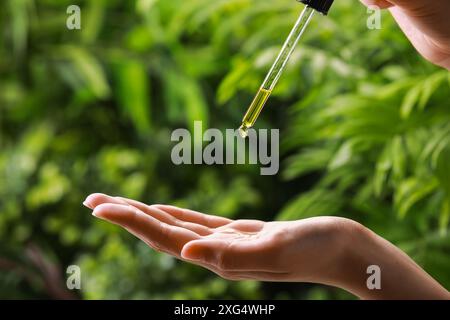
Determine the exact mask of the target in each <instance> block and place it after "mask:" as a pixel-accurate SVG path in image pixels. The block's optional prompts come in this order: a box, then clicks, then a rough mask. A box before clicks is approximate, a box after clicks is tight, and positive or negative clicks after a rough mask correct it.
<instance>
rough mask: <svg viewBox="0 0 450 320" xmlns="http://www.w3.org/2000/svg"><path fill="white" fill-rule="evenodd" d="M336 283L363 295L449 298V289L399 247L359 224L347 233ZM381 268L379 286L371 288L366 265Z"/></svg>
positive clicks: (389, 297)
mask: <svg viewBox="0 0 450 320" xmlns="http://www.w3.org/2000/svg"><path fill="white" fill-rule="evenodd" d="M348 236H349V239H348V241H349V242H348V243H349V245H348V249H347V250H345V251H344V253H343V254H342V256H341V258H340V262H339V266H340V267H339V268H340V270H341V273H340V277H339V279H338V280H337V285H338V286H339V287H342V288H343V289H345V290H347V291H349V292H352V293H353V294H355V295H357V296H358V297H360V298H362V299H450V293H449V292H448V291H447V290H446V289H445V288H443V287H442V286H441V285H440V284H439V283H438V282H437V281H435V280H434V279H433V278H432V277H431V276H430V275H428V274H427V273H426V272H425V271H424V270H423V269H422V268H420V267H419V266H418V265H417V264H416V263H415V262H414V261H413V260H412V259H411V258H409V257H408V256H407V255H406V254H405V253H404V252H402V251H401V250H400V249H398V248H397V247H395V246H394V245H392V244H391V243H389V242H388V241H386V240H384V239H383V238H381V237H379V236H377V235H376V234H374V233H373V232H371V231H370V230H368V229H366V228H364V227H362V226H360V227H355V228H353V231H352V232H351V233H350V234H349V235H348ZM371 265H375V266H378V267H379V268H380V276H381V288H380V289H372V290H370V289H369V288H368V286H367V279H368V278H369V276H370V274H368V273H367V268H368V267H369V266H371Z"/></svg>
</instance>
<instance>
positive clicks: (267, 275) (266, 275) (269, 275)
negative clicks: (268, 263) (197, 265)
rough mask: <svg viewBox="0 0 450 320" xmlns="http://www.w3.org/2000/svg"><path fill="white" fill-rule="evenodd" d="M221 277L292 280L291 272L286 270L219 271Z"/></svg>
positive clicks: (271, 280)
mask: <svg viewBox="0 0 450 320" xmlns="http://www.w3.org/2000/svg"><path fill="white" fill-rule="evenodd" d="M218 274H219V275H220V276H221V277H223V278H225V279H227V280H233V281H241V280H256V281H267V282H282V281H292V279H291V278H290V274H289V273H286V272H280V273H278V272H262V271H252V272H235V271H231V272H224V273H222V274H220V273H218Z"/></svg>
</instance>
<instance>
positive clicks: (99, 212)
mask: <svg viewBox="0 0 450 320" xmlns="http://www.w3.org/2000/svg"><path fill="white" fill-rule="evenodd" d="M92 214H93V215H94V216H95V217H97V218H100V219H104V220H107V221H109V222H112V223H114V224H117V225H120V226H122V227H124V228H125V229H127V230H128V231H130V232H131V233H133V234H134V235H136V236H137V237H139V238H140V239H141V240H143V241H144V242H146V243H151V244H153V245H154V246H156V248H157V249H160V250H162V251H165V252H168V253H170V254H173V255H176V256H180V254H181V249H182V248H183V246H184V245H185V244H186V243H188V242H189V241H192V240H196V239H199V238H200V237H199V235H198V234H196V233H195V232H192V231H191V230H187V229H184V228H180V227H177V226H171V225H168V224H166V223H163V222H161V221H158V220H157V219H155V218H153V217H152V216H149V215H147V214H145V213H144V212H142V211H140V210H139V209H137V208H135V207H132V206H129V205H122V204H112V203H104V204H100V205H98V206H97V207H95V209H94V211H93V213H92Z"/></svg>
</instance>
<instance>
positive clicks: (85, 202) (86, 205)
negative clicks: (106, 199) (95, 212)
mask: <svg viewBox="0 0 450 320" xmlns="http://www.w3.org/2000/svg"><path fill="white" fill-rule="evenodd" d="M83 206H85V207H87V208H89V209H92V208H91V204H90V203H89V202H88V201H87V200H84V201H83Z"/></svg>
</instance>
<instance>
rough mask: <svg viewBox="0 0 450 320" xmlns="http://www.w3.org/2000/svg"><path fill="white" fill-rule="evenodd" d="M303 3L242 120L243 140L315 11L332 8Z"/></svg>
mask: <svg viewBox="0 0 450 320" xmlns="http://www.w3.org/2000/svg"><path fill="white" fill-rule="evenodd" d="M301 2H304V3H306V4H307V5H306V7H305V8H304V9H303V11H302V13H301V14H300V17H299V18H298V19H297V22H296V23H295V25H294V27H293V28H292V31H291V32H290V34H289V36H288V38H287V39H286V41H285V43H284V45H283V48H282V49H281V51H280V53H279V54H278V57H277V58H276V60H275V62H274V63H273V65H272V67H271V68H270V71H269V73H268V74H267V76H266V78H265V80H264V82H263V83H262V85H261V87H260V88H259V90H258V92H257V94H256V96H255V98H254V99H253V102H252V103H251V105H250V107H249V108H248V110H247V113H246V114H245V116H244V118H243V119H242V125H241V127H240V128H239V134H240V135H241V137H242V138H246V137H247V135H248V130H249V129H250V128H251V127H253V125H254V124H255V122H256V119H257V118H258V116H259V114H260V113H261V110H262V109H263V108H264V105H265V104H266V102H267V100H268V99H269V97H270V94H271V93H272V90H273V89H274V87H275V85H276V84H277V82H278V80H279V79H280V76H281V74H282V73H283V70H284V68H285V67H286V64H287V62H288V60H289V58H290V57H291V55H292V52H293V51H294V49H295V46H296V45H297V43H298V41H299V40H300V38H301V36H302V34H303V32H304V31H305V29H306V27H307V26H308V24H309V21H310V20H311V18H312V16H313V15H314V11H315V10H318V11H320V12H322V13H324V14H326V13H327V12H328V9H329V8H330V6H331V3H332V2H333V1H332V0H301Z"/></svg>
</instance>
